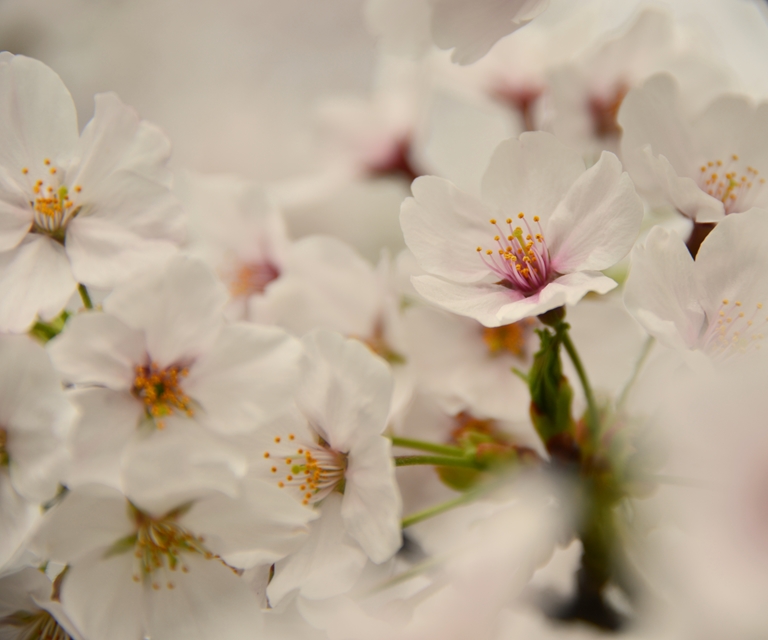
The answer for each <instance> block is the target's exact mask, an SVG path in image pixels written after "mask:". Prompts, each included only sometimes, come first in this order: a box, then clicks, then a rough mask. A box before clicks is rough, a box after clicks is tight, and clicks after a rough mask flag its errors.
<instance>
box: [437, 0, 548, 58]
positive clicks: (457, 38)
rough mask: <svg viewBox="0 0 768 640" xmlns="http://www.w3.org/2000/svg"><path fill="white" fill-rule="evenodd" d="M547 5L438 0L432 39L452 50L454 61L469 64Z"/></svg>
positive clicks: (518, 0) (526, 0)
mask: <svg viewBox="0 0 768 640" xmlns="http://www.w3.org/2000/svg"><path fill="white" fill-rule="evenodd" d="M548 4H549V0H440V1H439V2H436V3H435V4H434V8H433V14H432V37H433V38H434V40H435V44H436V45H437V46H438V47H440V48H441V49H450V48H452V47H455V50H454V52H453V55H452V56H451V59H452V60H453V61H454V62H458V63H459V64H470V63H472V62H475V61H477V60H479V59H480V58H482V57H483V56H484V55H485V54H486V53H488V51H490V49H491V47H492V46H493V45H494V44H495V43H496V41H497V40H499V39H500V38H503V37H504V36H506V35H507V34H510V33H512V32H513V31H515V30H517V29H519V28H520V27H522V26H523V25H524V24H527V23H528V22H530V21H531V20H533V18H535V17H536V16H537V15H538V14H539V13H541V12H542V11H544V9H546V8H547V5H548Z"/></svg>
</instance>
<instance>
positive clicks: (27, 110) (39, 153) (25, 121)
mask: <svg viewBox="0 0 768 640" xmlns="http://www.w3.org/2000/svg"><path fill="white" fill-rule="evenodd" d="M77 138H78V131H77V113H76V112H75V104H74V102H73V101H72V96H70V95H69V91H67V88H66V87H65V86H64V83H63V82H62V81H61V78H59V76H58V75H56V73H54V72H53V70H51V69H50V68H48V67H47V66H45V65H44V64H43V63H42V62H38V61H37V60H33V59H32V58H27V57H25V56H14V57H13V59H11V60H9V61H8V63H7V64H2V65H0V165H3V166H5V167H9V168H13V169H14V170H18V171H19V177H21V169H22V168H29V169H30V170H31V172H32V173H34V169H36V168H39V169H40V170H41V171H42V169H44V165H43V161H44V160H45V159H46V158H48V159H50V160H52V161H56V160H57V159H59V158H63V157H64V156H67V155H68V154H69V153H70V152H71V151H72V148H73V147H74V146H75V144H76V143H77ZM30 175H31V174H30Z"/></svg>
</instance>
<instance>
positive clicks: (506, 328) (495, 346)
mask: <svg viewBox="0 0 768 640" xmlns="http://www.w3.org/2000/svg"><path fill="white" fill-rule="evenodd" d="M533 324H534V320H533V319H532V318H526V319H525V320H521V321H520V322H515V323H513V324H507V325H503V326H501V327H493V328H491V327H483V341H484V342H485V344H486V346H487V347H488V353H489V354H490V355H491V356H499V355H501V354H503V353H511V354H512V355H513V356H515V357H517V358H525V356H526V355H527V351H528V349H527V347H528V338H529V336H530V334H531V331H530V328H531V326H532V325H533Z"/></svg>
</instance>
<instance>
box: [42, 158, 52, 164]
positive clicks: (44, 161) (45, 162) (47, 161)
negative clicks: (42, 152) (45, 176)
mask: <svg viewBox="0 0 768 640" xmlns="http://www.w3.org/2000/svg"><path fill="white" fill-rule="evenodd" d="M43 163H44V164H45V165H46V166H47V165H49V164H51V160H50V158H46V159H45V160H43Z"/></svg>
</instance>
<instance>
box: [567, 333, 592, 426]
mask: <svg viewBox="0 0 768 640" xmlns="http://www.w3.org/2000/svg"><path fill="white" fill-rule="evenodd" d="M562 339H563V346H564V347H565V350H566V351H567V352H568V356H569V357H570V358H571V362H573V366H574V367H575V368H576V373H577V374H578V376H579V380H580V381H581V386H582V388H583V389H584V396H585V397H586V399H587V425H588V426H589V430H590V432H591V433H592V435H597V431H598V426H599V424H600V417H599V415H598V412H597V402H595V396H594V394H593V393H592V386H591V385H590V384H589V378H587V372H586V371H585V370H584V365H583V364H582V363H581V358H579V354H578V353H577V352H576V347H575V346H574V345H573V342H572V341H571V336H570V334H569V333H568V329H567V327H566V329H565V330H564V331H563V332H562Z"/></svg>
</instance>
